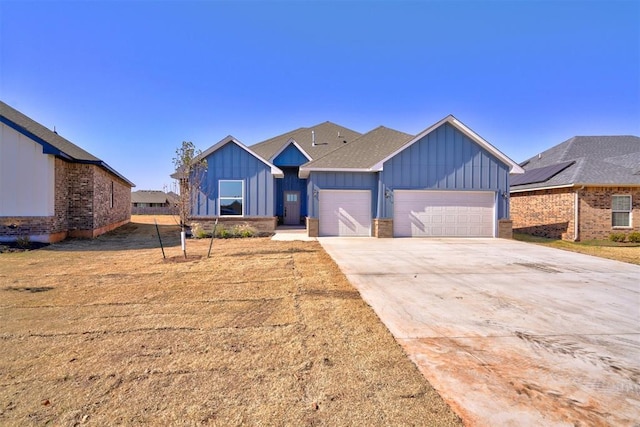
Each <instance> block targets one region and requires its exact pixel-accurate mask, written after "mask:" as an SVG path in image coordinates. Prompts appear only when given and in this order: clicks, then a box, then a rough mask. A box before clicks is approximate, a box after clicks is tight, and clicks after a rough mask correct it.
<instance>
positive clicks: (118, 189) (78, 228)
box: [0, 101, 134, 243]
mask: <svg viewBox="0 0 640 427" xmlns="http://www.w3.org/2000/svg"><path fill="white" fill-rule="evenodd" d="M133 186H134V184H133V183H132V182H131V181H129V180H128V179H126V178H125V177H124V176H122V175H121V174H120V173H118V172H117V171H115V170H114V169H113V168H111V167H110V166H109V165H108V164H106V163H105V162H104V161H102V160H100V159H98V158H97V157H95V156H93V155H91V154H89V153H88V152H86V151H84V150H83V149H82V148H80V147H78V146H77V145H74V144H72V143H71V142H69V141H68V140H66V139H65V138H63V137H61V136H60V135H58V134H57V133H56V132H55V131H51V130H49V129H47V128H46V127H44V126H42V125H41V124H39V123H37V122H35V121H34V120H32V119H30V118H29V117H27V116H25V115H24V114H22V113H21V112H19V111H17V110H15V109H14V108H12V107H10V106H9V105H7V104H5V103H4V102H1V101H0V241H4V242H10V241H16V240H18V239H23V238H28V239H30V240H31V241H37V242H49V243H52V242H57V241H60V240H63V239H65V238H66V237H86V238H93V237H96V236H98V235H100V234H102V233H105V232H107V231H110V230H112V229H114V228H117V227H119V226H121V225H123V224H126V223H128V222H129V221H130V219H131V187H133Z"/></svg>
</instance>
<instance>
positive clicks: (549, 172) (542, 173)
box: [511, 161, 575, 186]
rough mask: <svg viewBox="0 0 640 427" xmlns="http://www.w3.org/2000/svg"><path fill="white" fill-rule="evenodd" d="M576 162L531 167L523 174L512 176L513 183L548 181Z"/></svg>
mask: <svg viewBox="0 0 640 427" xmlns="http://www.w3.org/2000/svg"><path fill="white" fill-rule="evenodd" d="M574 163H575V161H570V162H563V163H557V164H555V165H551V166H545V167H543V168H537V169H530V170H528V171H526V172H525V173H524V174H522V175H515V176H513V177H512V178H511V185H512V186H514V185H525V184H537V183H538V182H545V181H548V180H549V179H551V178H553V177H554V176H556V175H557V174H559V173H560V172H562V171H563V170H565V169H566V168H568V167H569V166H571V165H572V164H574Z"/></svg>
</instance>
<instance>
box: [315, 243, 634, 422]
mask: <svg viewBox="0 0 640 427" xmlns="http://www.w3.org/2000/svg"><path fill="white" fill-rule="evenodd" d="M319 241H320V243H321V244H322V246H323V247H324V248H325V250H326V251H327V252H328V253H329V254H330V255H331V256H332V257H333V259H334V260H335V261H336V262H337V263H338V265H339V266H340V268H341V269H342V271H343V272H344V273H345V274H346V276H347V277H348V278H349V280H350V281H351V283H353V284H354V285H355V286H356V288H357V289H358V290H359V291H360V293H361V295H362V297H363V298H364V300H365V301H367V303H369V304H370V305H371V306H372V307H373V309H374V310H375V312H376V313H377V314H378V316H379V317H380V318H381V320H382V321H383V322H384V323H385V325H386V326H387V327H388V328H389V330H390V331H391V333H392V334H393V335H394V336H395V338H396V339H397V341H398V342H399V343H400V344H401V345H402V346H403V347H404V349H405V351H406V352H407V354H408V355H409V356H410V358H411V359H412V360H413V361H414V363H416V365H417V366H418V367H419V369H420V371H421V372H422V373H423V374H424V375H425V376H426V378H427V379H428V380H429V382H430V383H431V384H432V385H433V386H434V387H435V388H436V389H437V390H438V391H439V392H440V394H441V395H442V396H443V398H445V399H446V400H447V401H448V402H449V403H450V404H451V405H452V407H453V408H454V410H455V411H456V412H458V414H459V415H460V416H461V417H462V418H463V419H464V421H465V423H466V424H467V425H472V426H473V425H477V426H495V425H500V426H505V425H506V426H522V425H545V426H553V425H567V426H569V425H618V426H625V425H626V426H637V425H639V424H638V423H639V422H640V266H637V265H632V264H626V263H621V262H617V261H610V260H605V259H601V258H596V257H591V256H588V255H581V254H576V253H572V252H567V251H561V250H557V249H551V248H545V247H542V246H536V245H532V244H526V243H521V242H516V241H510V240H502V239H374V238H320V239H319Z"/></svg>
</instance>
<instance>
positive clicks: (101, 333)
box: [0, 217, 461, 426]
mask: <svg viewBox="0 0 640 427" xmlns="http://www.w3.org/2000/svg"><path fill="white" fill-rule="evenodd" d="M134 218H135V219H134V221H136V222H134V223H131V224H128V225H126V226H124V227H121V228H120V229H118V230H116V231H114V232H112V233H109V234H107V235H104V236H102V237H100V238H98V239H95V240H70V241H65V242H62V243H59V244H55V245H51V246H49V247H47V248H45V249H40V250H36V251H28V252H21V253H3V254H0V344H1V353H0V354H1V355H0V425H3V426H7V425H9V426H11V425H20V426H24V425H56V426H58V425H60V426H67V425H82V424H86V425H113V424H120V425H132V424H141V423H144V424H152V425H175V424H180V425H224V426H228V425H295V426H302V425H332V426H334V425H367V426H375V425H437V426H446V425H460V424H461V422H460V420H459V418H458V417H457V416H456V415H455V414H454V413H453V412H452V411H451V409H450V408H449V407H448V406H447V404H446V403H445V402H443V400H442V399H441V398H440V396H439V395H438V394H437V393H436V392H435V390H434V389H433V388H432V387H431V386H430V385H429V383H428V382H427V381H426V380H425V379H424V378H423V377H422V376H421V375H420V373H419V372H418V370H417V368H416V367H415V366H414V365H413V364H412V363H411V362H410V361H409V360H408V358H407V357H406V356H405V354H404V353H403V351H402V349H401V348H400V346H399V345H398V344H397V343H396V342H395V341H394V339H393V337H392V336H391V334H390V333H389V332H388V330H387V329H386V328H385V327H384V326H383V325H382V323H381V322H380V321H379V319H378V318H377V317H376V315H375V314H374V312H373V311H372V309H371V308H370V307H369V306H368V305H367V304H366V303H364V302H363V301H362V299H361V298H360V296H359V294H358V292H357V291H356V290H355V289H354V288H353V287H352V286H351V285H350V284H349V283H348V281H347V280H346V278H345V277H344V275H343V274H342V273H341V272H340V270H339V269H338V267H337V266H336V265H335V263H334V262H333V261H332V260H331V258H330V257H329V256H328V255H327V254H326V253H325V252H324V251H323V250H322V248H321V246H319V244H318V243H317V242H277V241H271V240H269V239H266V238H253V239H232V240H215V242H214V246H213V251H212V256H211V258H207V257H206V254H207V250H208V245H209V240H189V241H188V246H187V252H188V255H189V258H188V259H187V261H184V259H181V258H180V257H181V251H180V245H179V238H178V229H177V227H176V226H175V223H174V222H173V220H172V219H171V218H170V217H165V218H162V219H163V221H162V222H163V224H162V225H160V228H161V233H162V235H163V238H164V243H165V244H166V245H167V248H166V249H165V250H166V253H167V257H168V258H169V259H168V260H163V258H162V254H161V251H160V249H159V247H158V244H157V237H156V236H155V227H154V225H153V221H152V220H151V221H150V218H149V217H134ZM159 218H161V217H159Z"/></svg>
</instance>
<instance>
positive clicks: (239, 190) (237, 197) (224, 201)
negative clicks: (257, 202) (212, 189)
mask: <svg viewBox="0 0 640 427" xmlns="http://www.w3.org/2000/svg"><path fill="white" fill-rule="evenodd" d="M218 185H219V190H220V192H219V194H220V197H219V199H220V215H239V216H242V215H244V181H223V180H220V181H219V183H218Z"/></svg>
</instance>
